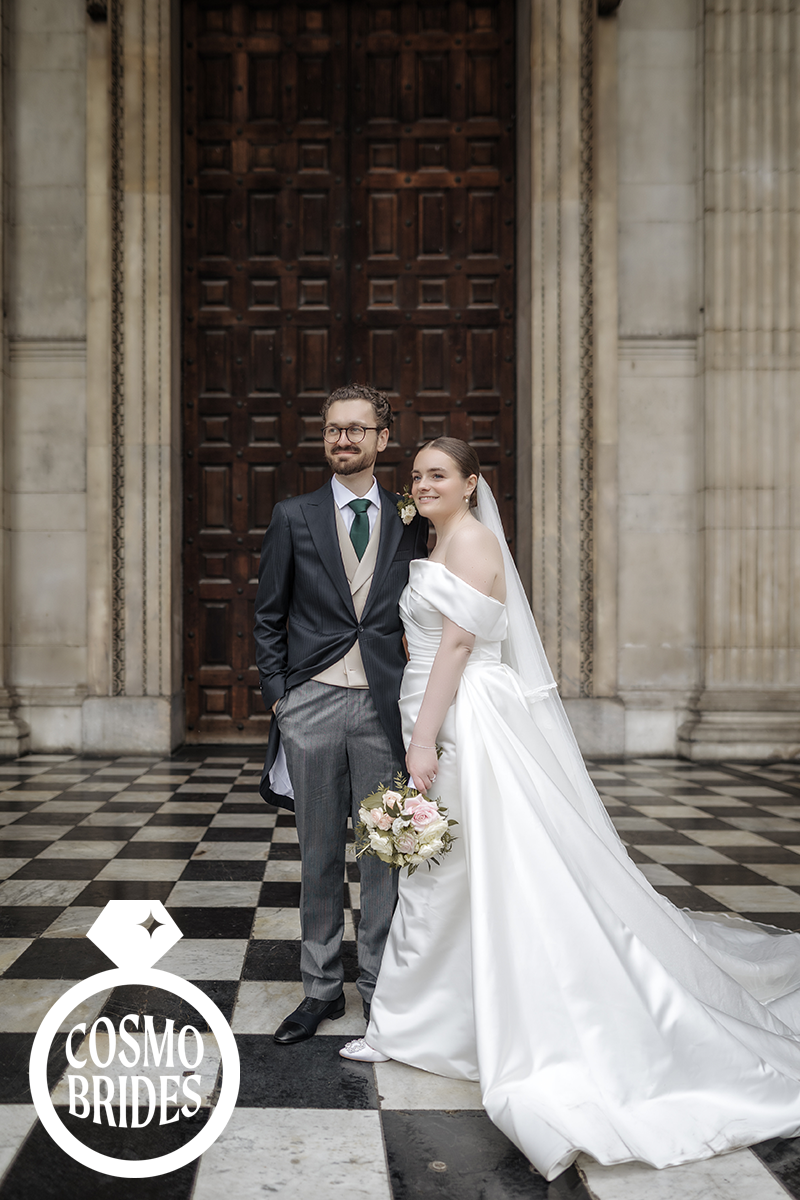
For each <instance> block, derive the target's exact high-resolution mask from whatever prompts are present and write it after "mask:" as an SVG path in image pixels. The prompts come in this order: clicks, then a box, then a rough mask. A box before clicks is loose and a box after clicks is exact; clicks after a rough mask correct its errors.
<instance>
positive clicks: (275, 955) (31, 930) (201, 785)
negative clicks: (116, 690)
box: [0, 747, 800, 1200]
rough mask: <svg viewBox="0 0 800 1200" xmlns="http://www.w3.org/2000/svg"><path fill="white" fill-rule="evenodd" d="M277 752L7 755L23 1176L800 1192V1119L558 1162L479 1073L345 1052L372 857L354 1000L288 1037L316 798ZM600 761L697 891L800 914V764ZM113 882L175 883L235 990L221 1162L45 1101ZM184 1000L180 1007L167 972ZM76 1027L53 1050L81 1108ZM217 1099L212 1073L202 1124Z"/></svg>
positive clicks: (0, 1079)
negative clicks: (152, 1166)
mask: <svg viewBox="0 0 800 1200" xmlns="http://www.w3.org/2000/svg"><path fill="white" fill-rule="evenodd" d="M260 769H261V760H260V757H259V755H258V753H257V752H256V751H255V749H253V750H250V749H249V748H247V747H244V748H230V749H229V748H212V747H202V748H190V749H187V750H184V751H181V752H178V753H176V754H175V755H173V756H171V757H169V758H166V759H164V758H159V757H157V756H139V757H122V758H115V759H113V760H111V759H107V760H101V759H94V758H80V757H75V756H52V755H37V754H32V755H28V756H26V757H24V758H22V759H19V760H17V761H11V762H10V761H6V762H4V763H0V880H2V882H0V976H1V977H0V1106H2V1107H0V1176H2V1182H0V1200H12V1198H17V1197H20V1198H22V1197H24V1198H25V1200H38V1198H39V1197H42V1198H43V1200H44V1198H45V1197H47V1198H49V1197H58V1198H59V1200H72V1198H73V1197H75V1198H76V1200H77V1198H78V1197H80V1198H81V1200H95V1198H101V1197H106V1196H109V1197H111V1196H114V1197H115V1200H119V1198H120V1197H123V1198H126V1197H139V1196H141V1197H145V1196H146V1197H148V1198H153V1200H160V1198H161V1197H165V1198H167V1197H168V1198H170V1200H183V1198H184V1197H186V1198H188V1197H194V1198H195V1200H212V1198H216V1197H218V1196H219V1195H221V1194H222V1193H223V1191H224V1190H228V1189H233V1190H235V1195H236V1196H237V1200H239V1198H241V1200H249V1198H250V1197H253V1198H255V1197H261V1196H263V1195H267V1194H269V1195H274V1196H278V1197H281V1198H282V1200H283V1198H291V1200H295V1198H296V1200H307V1198H308V1197H310V1196H312V1195H313V1196H315V1197H318V1198H319V1200H327V1198H328V1197H338V1196H344V1195H346V1196H347V1197H348V1200H350V1198H352V1200H392V1198H393V1200H407V1198H408V1200H411V1197H415V1198H419V1197H421V1198H423V1200H425V1198H427V1197H437V1198H443V1200H472V1198H473V1197H474V1198H475V1200H477V1198H478V1197H491V1198H492V1200H515V1198H517V1197H530V1198H534V1200H544V1198H547V1200H566V1198H567V1197H573V1198H576V1200H586V1198H587V1197H589V1196H594V1197H596V1198H597V1200H656V1198H657V1200H693V1198H695V1197H696V1198H697V1200H700V1198H701V1197H702V1198H703V1200H705V1198H706V1197H719V1200H740V1198H741V1200H773V1198H774V1200H780V1197H785V1196H786V1195H787V1194H789V1195H792V1196H795V1197H796V1198H798V1200H800V1139H798V1145H797V1146H795V1144H794V1143H793V1142H778V1141H776V1142H770V1143H765V1144H764V1145H762V1146H760V1147H758V1148H757V1149H756V1150H755V1151H749V1150H746V1151H742V1152H740V1153H738V1154H736V1155H729V1156H725V1157H723V1158H721V1159H714V1160H712V1161H711V1162H710V1163H705V1164H696V1165H692V1166H689V1167H682V1168H675V1169H673V1170H671V1171H666V1172H654V1171H651V1170H648V1169H647V1168H643V1167H638V1166H636V1165H628V1166H625V1167H620V1168H612V1169H608V1170H604V1169H602V1168H598V1167H597V1166H596V1165H595V1164H593V1163H591V1162H588V1161H586V1162H580V1163H579V1166H578V1170H577V1171H576V1170H575V1169H573V1170H572V1171H570V1172H567V1173H566V1174H565V1175H564V1176H562V1177H561V1178H560V1179H559V1180H558V1181H556V1183H555V1184H550V1185H548V1184H547V1183H545V1181H544V1180H542V1179H541V1177H540V1176H539V1175H537V1174H536V1172H534V1171H533V1169H532V1168H530V1167H529V1166H528V1163H527V1161H526V1160H525V1159H524V1158H523V1156H522V1155H521V1154H519V1152H518V1151H517V1150H516V1149H515V1148H514V1147H513V1146H512V1145H511V1144H510V1143H509V1142H508V1141H507V1140H506V1139H505V1138H504V1137H503V1136H502V1135H501V1134H500V1133H499V1132H498V1131H497V1130H496V1129H495V1128H494V1126H492V1125H491V1123H490V1122H489V1121H488V1119H487V1118H486V1116H485V1114H484V1113H483V1111H482V1109H481V1105H480V1096H479V1094H478V1089H477V1085H474V1084H466V1083H461V1082H457V1081H452V1080H445V1079H441V1078H438V1077H435V1076H430V1075H425V1074H424V1073H423V1072H418V1071H414V1070H412V1069H410V1068H408V1067H404V1066H401V1065H400V1064H397V1063H386V1064H379V1065H377V1066H375V1067H372V1066H369V1065H366V1064H353V1063H345V1062H343V1061H342V1060H341V1059H340V1058H339V1057H338V1053H337V1051H338V1049H339V1047H340V1046H341V1044H342V1042H343V1041H344V1040H345V1037H353V1036H357V1035H358V1034H360V1033H362V1032H363V1030H364V1022H363V1018H362V1016H361V1004H360V1001H359V998H358V996H357V993H356V990H355V982H354V981H355V942H354V930H355V928H357V925H358V916H359V911H358V910H359V885H358V868H357V865H356V864H355V862H354V861H349V862H348V864H347V868H346V879H345V880H344V890H345V903H346V905H347V920H346V929H345V939H346V941H345V965H346V983H345V992H346V994H347V997H348V1010H347V1013H346V1015H345V1017H344V1018H343V1019H342V1020H340V1021H338V1022H336V1023H332V1022H325V1023H323V1025H322V1026H321V1027H320V1031H319V1033H318V1035H317V1036H316V1037H315V1038H314V1039H312V1040H311V1041H309V1042H306V1043H303V1044H301V1045H299V1046H295V1047H278V1046H276V1045H275V1044H274V1043H273V1041H272V1032H273V1030H274V1028H275V1026H276V1025H277V1024H278V1023H279V1021H280V1020H281V1019H282V1018H283V1017H284V1016H285V1015H286V1014H287V1013H288V1012H289V1011H291V1009H292V1008H294V1007H295V1004H296V1003H297V1002H298V1001H299V1000H300V998H301V996H302V987H301V984H300V975H299V945H298V937H299V922H298V902H299V893H300V862H299V848H298V845H297V835H296V832H295V828H294V822H293V818H292V817H291V816H290V815H289V814H287V813H283V812H281V811H275V810H274V809H271V808H270V807H268V806H267V805H265V804H264V803H263V801H262V800H261V798H260V797H259V795H258V792H257V786H258V779H259V775H260ZM592 775H593V778H594V780H595V782H596V785H597V787H598V789H599V791H600V793H601V795H602V797H603V800H604V802H605V804H606V805H607V808H608V811H609V813H610V815H611V816H612V819H613V820H614V822H615V824H616V826H617V828H618V830H619V832H620V835H621V836H622V838H623V839H624V841H625V842H626V844H627V845H628V849H629V853H630V854H631V856H632V858H633V859H634V861H635V862H637V863H638V864H639V865H640V867H641V869H642V870H643V871H644V873H645V874H646V875H647V877H648V878H649V879H650V881H651V882H652V883H653V884H654V886H655V887H657V888H658V889H659V891H661V892H663V894H664V895H666V896H668V897H669V898H670V899H671V900H672V901H674V902H675V903H676V904H678V905H680V906H682V907H688V908H693V909H705V910H709V911H730V912H735V913H739V914H741V915H743V916H749V917H752V918H754V919H756V920H758V921H763V922H768V923H770V924H774V925H778V926H783V927H785V928H788V929H795V930H800V764H785V763H784V764H776V765H770V766H755V765H752V766H751V765H743V764H735V765H728V764H719V765H716V764H715V765H712V766H709V765H703V766H700V765H694V764H690V763H686V762H683V761H680V760H675V759H640V760H629V761H623V762H602V763H597V764H595V765H593V766H592ZM350 858H351V859H352V855H351V856H350ZM111 899H152V900H160V901H162V902H163V903H164V904H165V905H166V907H167V908H168V910H169V912H170V914H171V915H172V917H173V918H174V920H175V921H176V923H177V924H178V926H179V928H180V929H181V931H182V933H183V935H184V936H183V940H182V941H180V942H179V943H178V944H177V946H175V947H174V949H172V950H171V951H169V952H168V954H167V955H166V956H165V957H164V958H163V959H161V960H160V962H159V963H158V966H159V967H162V968H163V969H165V970H168V971H172V972H174V973H176V974H178V975H181V976H183V977H184V978H187V979H189V980H192V981H193V982H195V983H196V984H197V986H198V987H199V988H200V989H201V990H203V991H204V992H206V993H207V994H208V995H210V996H211V997H212V998H213V999H214V1001H215V1002H216V1004H217V1005H218V1006H219V1007H220V1009H221V1010H222V1011H223V1013H224V1014H225V1016H226V1017H227V1018H228V1020H229V1021H230V1023H231V1026H232V1028H233V1031H234V1034H235V1036H236V1040H237V1043H238V1046H239V1052H240V1058H241V1064H242V1082H241V1089H240V1093H239V1099H238V1104H237V1108H236V1111H235V1113H234V1115H233V1117H232V1119H231V1121H230V1123H229V1125H228V1127H227V1129H226V1130H225V1132H224V1134H223V1135H222V1137H221V1138H220V1139H219V1140H218V1141H217V1142H216V1143H215V1144H214V1145H213V1146H212V1147H211V1148H210V1149H209V1150H208V1151H207V1152H206V1153H205V1154H204V1155H203V1157H202V1159H200V1160H199V1162H195V1163H192V1164H190V1165H189V1166H187V1167H185V1168H182V1169H181V1170H179V1171H176V1172H172V1173H170V1174H168V1175H164V1176H161V1177H157V1178H155V1179H152V1180H143V1181H133V1180H132V1181H120V1180H117V1179H113V1178H111V1177H110V1176H106V1175H100V1174H97V1173H95V1172H92V1171H89V1170H87V1169H86V1168H83V1167H81V1166H79V1165H78V1164H77V1163H75V1162H73V1161H72V1159H70V1158H68V1157H67V1156H66V1155H65V1154H64V1153H63V1152H62V1151H61V1150H59V1149H58V1148H57V1147H56V1146H55V1144H54V1143H53V1142H52V1141H51V1140H50V1138H49V1136H48V1135H47V1133H46V1132H45V1131H44V1129H43V1128H42V1127H41V1125H40V1124H39V1122H38V1121H37V1118H36V1114H35V1111H34V1109H33V1106H32V1104H31V1099H30V1093H29V1090H28V1079H27V1072H28V1058H29V1054H30V1048H31V1045H32V1042H33V1038H34V1034H35V1031H36V1029H37V1028H38V1026H39V1023H40V1022H41V1020H42V1018H43V1017H44V1015H45V1013H46V1012H47V1010H48V1009H49V1008H50V1006H51V1005H52V1004H53V1002H54V1001H55V1000H56V999H57V997H58V996H60V995H61V994H63V992H65V991H66V990H67V989H68V988H69V987H70V986H72V984H73V983H74V982H75V981H77V980H80V979H83V978H85V977H87V976H89V975H92V974H95V973H96V972H99V971H103V970H106V969H108V967H109V966H110V965H111V964H110V963H109V961H108V959H107V958H106V957H105V956H104V955H103V954H102V952H101V951H99V950H98V949H97V948H96V947H95V946H94V945H93V944H92V943H91V942H89V941H88V940H87V939H86V938H85V934H86V931H87V930H88V929H89V927H90V926H91V924H92V923H93V921H94V920H95V918H96V917H97V916H98V915H99V913H100V911H101V910H102V908H103V906H104V905H105V904H106V902H107V901H108V900H111ZM173 999H174V998H173ZM161 1004H162V1007H161V1010H160V1011H161V1014H162V1018H163V1016H164V1015H169V1012H167V1010H166V1009H165V1008H164V1007H163V1005H164V997H163V994H162V996H161ZM148 1005H149V1006H151V1010H152V1011H154V1012H155V1011H159V1009H158V998H157V997H153V995H152V994H147V993H146V989H143V988H142V989H137V988H134V987H130V988H118V989H116V991H115V992H114V993H107V992H106V993H100V994H98V995H97V996H94V997H92V998H91V999H90V1000H87V1001H86V1002H85V1004H84V1005H83V1006H82V1008H81V1013H80V1017H71V1018H70V1024H74V1022H75V1020H78V1019H80V1020H86V1021H87V1023H91V1021H93V1020H94V1019H95V1017H96V1016H98V1015H99V1014H103V1013H107V1014H109V1015H114V1014H116V1015H118V1016H119V1015H121V1014H122V1013H124V1012H131V1011H138V1012H145V1011H147V1008H148ZM177 1011H178V1010H177V1009H176V1010H175V1012H176V1013H177ZM197 1021H199V1018H198V1019H197ZM197 1021H196V1022H195V1023H197ZM67 1027H68V1026H67ZM67 1027H65V1028H64V1030H63V1032H61V1033H59V1034H58V1035H57V1036H56V1038H55V1040H54V1043H53V1048H52V1051H51V1056H50V1079H51V1082H52V1086H53V1088H54V1092H53V1097H54V1102H55V1103H56V1105H57V1107H58V1108H59V1111H60V1113H61V1114H62V1116H63V1115H64V1114H66V1112H67V1110H66V1108H65V1105H66V1102H67V1094H66V1089H65V1084H64V1083H63V1082H62V1083H61V1084H59V1080H60V1079H61V1077H62V1076H63V1074H64V1068H65V1065H66V1059H65V1053H64V1044H65V1040H66V1028H67ZM198 1027H200V1028H203V1026H202V1025H199V1026H198ZM213 1099H214V1091H213V1088H212V1087H211V1086H208V1087H207V1088H206V1090H205V1092H204V1107H203V1108H202V1109H201V1110H200V1112H199V1113H198V1114H197V1116H196V1117H195V1118H194V1121H195V1124H194V1126H193V1127H192V1128H191V1133H192V1134H193V1133H195V1132H196V1131H197V1128H198V1126H199V1125H200V1124H202V1123H203V1122H204V1121H205V1120H206V1119H207V1117H208V1113H209V1111H210V1110H209V1107H208V1104H209V1103H213ZM70 1120H72V1123H73V1126H74V1127H75V1128H76V1132H78V1133H79V1135H80V1136H83V1137H84V1138H85V1140H87V1141H89V1140H92V1139H93V1140H92V1144H94V1145H96V1147H97V1148H98V1149H105V1152H106V1153H109V1154H115V1155H117V1156H120V1153H121V1152H120V1149H119V1147H120V1145H121V1144H122V1142H121V1139H123V1138H125V1137H127V1138H130V1139H134V1140H135V1138H136V1137H137V1135H138V1136H139V1137H141V1135H140V1134H139V1131H133V1130H129V1131H128V1132H127V1133H126V1134H122V1133H121V1132H120V1131H119V1130H110V1129H108V1128H106V1127H104V1126H101V1127H99V1128H98V1127H96V1126H95V1127H93V1129H91V1130H89V1132H88V1133H87V1129H86V1128H84V1129H83V1131H82V1132H81V1130H79V1129H77V1126H76V1122H75V1119H74V1118H69V1116H68V1114H67V1116H66V1121H67V1124H69V1121H70ZM88 1124H89V1123H88V1122H87V1126H88ZM189 1124H190V1122H183V1123H182V1128H183V1127H184V1126H186V1125H189ZM182 1136H183V1137H185V1136H186V1134H185V1133H184V1134H181V1133H179V1132H177V1131H176V1126H175V1125H167V1126H160V1127H159V1128H157V1129H155V1128H151V1130H150V1133H149V1134H148V1137H149V1138H150V1140H149V1141H148V1145H147V1148H146V1151H145V1153H146V1154H147V1155H148V1156H149V1155H153V1154H156V1153H166V1152H167V1151H168V1150H170V1149H173V1148H175V1146H176V1145H178V1144H180V1140H181V1137H182ZM112 1142H113V1146H114V1147H115V1148H113V1147H112V1144H111V1143H112ZM130 1144H131V1145H132V1144H133V1142H132V1141H131V1143H130ZM139 1145H140V1147H141V1142H140V1143H139ZM139 1153H141V1149H140V1150H139V1151H133V1150H132V1151H131V1153H130V1156H131V1157H135V1156H137V1155H138V1154H139ZM587 1189H588V1190H587Z"/></svg>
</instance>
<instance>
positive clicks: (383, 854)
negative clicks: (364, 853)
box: [369, 829, 392, 862]
mask: <svg viewBox="0 0 800 1200" xmlns="http://www.w3.org/2000/svg"><path fill="white" fill-rule="evenodd" d="M369 844H370V849H371V850H374V851H375V853H376V854H377V856H378V858H380V859H383V861H384V862H391V861H392V843H391V842H390V841H389V839H388V838H387V837H384V835H383V834H382V833H378V831H377V829H373V830H371V831H370V835H369Z"/></svg>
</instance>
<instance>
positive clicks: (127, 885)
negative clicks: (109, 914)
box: [73, 879, 175, 908]
mask: <svg viewBox="0 0 800 1200" xmlns="http://www.w3.org/2000/svg"><path fill="white" fill-rule="evenodd" d="M174 886H175V884H174V883H173V882H172V881H171V880H167V881H162V880H155V879H141V880H137V879H95V880H93V881H92V883H90V884H89V886H88V887H86V888H84V889H83V891H82V892H81V894H80V895H79V896H78V897H77V898H76V899H75V900H74V901H73V903H74V904H86V905H94V906H97V907H98V908H99V907H102V906H103V905H105V904H107V903H108V901H109V900H160V901H161V902H162V904H163V903H164V901H165V900H166V898H167V896H168V895H169V894H170V892H171V891H172V889H173V888H174Z"/></svg>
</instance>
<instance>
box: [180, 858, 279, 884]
mask: <svg viewBox="0 0 800 1200" xmlns="http://www.w3.org/2000/svg"><path fill="white" fill-rule="evenodd" d="M266 865H267V864H266V863H265V862H248V861H247V860H246V859H241V860H239V859H225V860H220V859H216V860H214V861H213V862H204V861H203V859H196V858H195V859H192V860H191V861H190V862H188V863H187V864H186V867H185V868H184V871H183V874H182V875H181V879H190V880H198V879H199V880H202V879H210V880H214V881H226V880H240V881H242V882H243V883H258V882H260V880H262V879H263V878H264V868H265V867H266Z"/></svg>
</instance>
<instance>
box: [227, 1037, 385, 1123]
mask: <svg viewBox="0 0 800 1200" xmlns="http://www.w3.org/2000/svg"><path fill="white" fill-rule="evenodd" d="M346 1040H347V1039H346V1037H345V1036H344V1035H342V1037H333V1036H328V1037H323V1036H319V1035H318V1036H317V1037H313V1038H310V1039H309V1040H308V1041H305V1042H299V1043H297V1045H294V1046H279V1045H278V1044H277V1043H276V1042H274V1041H273V1038H272V1034H271V1033H269V1034H237V1035H236V1043H237V1045H238V1047H239V1058H240V1060H241V1067H242V1076H241V1078H242V1082H241V1087H240V1089H239V1099H238V1101H237V1106H238V1107H242V1108H245V1107H251V1108H347V1109H365V1108H377V1107H378V1095H377V1092H376V1089H375V1083H374V1074H373V1071H372V1068H371V1066H370V1064H368V1063H352V1062H345V1060H344V1059H343V1058H340V1057H339V1049H340V1047H341V1046H343V1045H344V1043H345V1041H346ZM353 1068H355V1070H354V1069H353Z"/></svg>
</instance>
